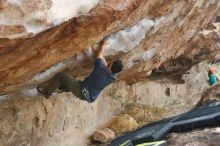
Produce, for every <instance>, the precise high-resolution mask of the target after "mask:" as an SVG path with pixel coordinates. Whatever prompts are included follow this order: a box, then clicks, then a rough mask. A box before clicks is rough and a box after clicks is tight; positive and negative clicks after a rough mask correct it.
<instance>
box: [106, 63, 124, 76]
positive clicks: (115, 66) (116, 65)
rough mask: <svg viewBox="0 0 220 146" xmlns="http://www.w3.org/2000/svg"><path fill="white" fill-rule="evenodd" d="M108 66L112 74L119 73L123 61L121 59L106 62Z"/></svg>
mask: <svg viewBox="0 0 220 146" xmlns="http://www.w3.org/2000/svg"><path fill="white" fill-rule="evenodd" d="M108 68H109V69H110V70H111V72H112V73H113V74H116V73H119V72H120V71H122V69H123V63H122V61H121V60H116V61H113V62H112V63H109V64H108Z"/></svg>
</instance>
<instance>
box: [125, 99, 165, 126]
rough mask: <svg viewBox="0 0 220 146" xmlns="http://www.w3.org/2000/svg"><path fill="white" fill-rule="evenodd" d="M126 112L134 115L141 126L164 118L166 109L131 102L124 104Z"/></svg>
mask: <svg viewBox="0 0 220 146" xmlns="http://www.w3.org/2000/svg"><path fill="white" fill-rule="evenodd" d="M124 113H126V114H128V115H130V116H131V117H133V118H134V119H135V120H136V121H137V122H138V125H139V126H143V125H145V124H147V123H150V122H154V121H157V120H160V119H162V118H164V113H165V109H163V108H158V107H152V106H147V105H140V104H134V103H129V104H126V105H125V106H124Z"/></svg>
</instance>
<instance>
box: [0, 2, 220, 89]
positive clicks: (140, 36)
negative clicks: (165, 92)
mask: <svg viewBox="0 0 220 146" xmlns="http://www.w3.org/2000/svg"><path fill="white" fill-rule="evenodd" d="M91 5H92V4H91ZM219 7H220V2H219V1H217V0H213V1H208V0H197V1H193V0H189V1H185V0H180V1H173V0H169V1H161V0H149V1H145V0H129V1H126V2H124V1H122V0H120V1H107V0H106V1H105V0H102V1H99V5H96V7H94V8H93V9H92V10H91V11H90V12H89V13H88V14H86V15H81V16H79V17H76V18H73V19H70V20H69V21H67V22H64V23H62V24H60V25H58V26H56V27H54V28H51V29H48V30H46V31H44V32H42V33H40V34H37V35H35V36H29V37H28V38H22V39H21V38H17V39H12V40H9V39H7V37H6V38H2V39H0V56H1V58H0V77H1V79H2V81H1V83H0V91H1V92H12V91H15V90H18V89H19V88H20V87H24V86H27V85H33V84H34V81H33V80H31V79H32V77H33V76H34V75H35V74H37V73H39V72H41V71H43V70H45V69H47V68H49V67H50V66H52V65H53V64H55V63H58V62H60V61H63V60H64V59H68V58H70V57H72V56H73V55H74V54H76V53H77V52H79V51H81V50H85V49H87V48H88V47H89V46H90V45H91V44H93V43H94V42H96V41H97V40H100V39H101V38H103V37H104V36H106V35H111V34H112V33H116V32H117V31H119V30H122V29H125V28H126V29H125V31H123V32H120V33H119V34H118V35H117V34H112V35H111V36H112V37H115V38H116V40H115V41H119V43H120V44H118V45H115V44H114V42H115V41H113V39H112V38H111V37H110V42H112V44H110V46H112V47H113V49H112V47H111V48H110V50H111V49H112V51H110V52H115V51H114V50H117V48H116V49H115V47H118V46H122V47H120V48H121V50H119V52H118V51H117V52H116V56H114V57H113V56H112V53H109V55H108V53H106V55H107V56H109V60H111V59H113V58H118V57H120V58H122V59H123V60H124V62H125V64H126V69H125V70H124V73H122V74H121V76H120V77H121V79H123V80H126V81H129V83H133V82H136V81H138V80H142V79H143V78H145V77H146V73H147V72H148V71H150V70H152V69H155V68H158V67H159V66H161V65H162V64H163V63H166V64H169V63H172V62H173V61H176V59H177V58H178V57H180V56H184V57H182V59H183V60H184V59H185V60H189V61H191V62H190V63H195V62H198V61H200V60H203V59H209V58H211V57H212V58H213V56H215V55H216V52H218V42H217V40H218V35H217V34H218V32H219V30H218V29H219V27H218V26H219V24H218V22H216V16H217V15H218V11H219ZM6 8H7V7H6ZM6 8H5V9H6ZM3 10H4V9H3ZM1 14H7V13H1ZM214 22H216V23H214ZM135 24H137V25H135ZM16 25H17V24H16ZM134 25H135V26H136V27H132V26H134ZM214 25H215V26H214ZM138 26H141V27H142V29H140V30H138V29H137V28H138ZM4 27H9V29H14V28H13V27H12V26H10V25H7V26H4ZM11 27H12V28H11ZM18 28H19V29H18V30H16V31H18V32H20V31H23V30H24V29H25V28H24V27H23V25H22V26H18ZM130 31H134V32H133V33H131V32H130ZM136 31H137V32H136ZM140 32H141V33H140ZM126 33H127V34H128V33H131V34H133V35H126ZM114 35H115V36H114ZM111 40H112V41H111ZM128 42H134V43H132V45H130V44H129V43H128ZM128 44H129V45H128ZM110 46H109V47H110ZM125 49H126V50H127V51H125ZM106 51H107V50H106ZM5 64H7V65H5ZM78 65H79V64H78ZM30 66H31V67H30ZM86 68H87V69H88V67H86ZM74 70H76V68H75V69H74ZM76 72H78V74H77V76H79V75H80V74H79V72H80V69H79V70H76ZM125 73H126V74H125ZM131 79H132V80H131ZM36 82H39V81H36ZM36 82H35V83H36Z"/></svg>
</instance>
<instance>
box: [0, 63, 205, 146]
mask: <svg viewBox="0 0 220 146" xmlns="http://www.w3.org/2000/svg"><path fill="white" fill-rule="evenodd" d="M205 68H206V64H204V63H201V64H199V65H198V66H195V67H193V68H192V69H191V70H189V71H187V72H189V73H187V74H185V75H184V76H183V78H184V79H185V83H183V84H179V83H178V84H176V83H175V82H173V83H172V81H171V80H170V79H169V78H167V76H166V75H165V76H164V77H160V78H158V79H156V80H152V81H150V82H146V83H144V82H139V83H136V84H133V85H126V84H125V82H124V81H122V82H118V83H116V84H114V85H111V86H109V87H108V88H107V89H106V90H105V91H104V92H103V93H102V95H101V96H100V97H99V98H98V100H97V101H96V102H95V103H93V104H88V103H86V102H84V101H80V100H78V99H77V98H75V97H74V96H73V95H72V94H71V93H62V94H54V95H53V96H52V97H51V98H50V99H49V100H46V99H44V98H43V97H41V96H37V95H36V93H35V90H33V91H32V90H30V91H28V92H27V91H25V92H22V93H16V94H11V95H6V96H1V100H0V123H1V124H0V133H1V135H0V143H1V144H2V145H3V146H8V145H22V144H24V145H34V146H35V145H36V146H42V145H45V146H79V145H80V146H86V145H87V143H88V142H89V137H90V136H91V135H92V134H93V133H94V132H95V131H96V129H99V127H100V126H101V127H103V126H105V125H106V123H108V122H109V120H110V119H111V118H112V117H113V116H114V115H117V114H118V113H120V112H122V111H127V112H128V114H129V115H131V116H133V117H134V119H135V120H138V122H140V118H141V119H142V118H143V117H142V116H141V113H140V112H138V113H137V114H136V116H134V115H133V114H132V113H134V111H128V110H126V107H125V106H124V105H127V104H133V103H137V104H143V105H151V106H160V107H164V108H165V113H164V115H165V116H166V117H169V116H173V115H177V114H179V113H181V112H184V111H187V110H189V109H191V108H192V107H193V106H194V105H195V104H196V103H197V101H198V100H199V98H200V93H201V92H200V91H201V90H203V88H205V86H206V84H205V83H206V80H207V73H206V72H205V71H204V70H205ZM195 78H196V80H194V79H195ZM189 85H191V86H190V87H191V88H190V90H189V88H188V87H187V86H189ZM195 85H197V86H195ZM194 86H195V87H194ZM193 87H194V88H193ZM167 88H170V95H169V94H167V93H166V92H165V91H166V89H167ZM147 89H149V90H147ZM155 89H157V90H155ZM158 90H160V91H161V92H160V93H158ZM187 90H188V93H187V92H186V91H187ZM143 91H146V92H144V93H143ZM147 91H149V92H147ZM9 96H11V97H9ZM160 99H161V100H160ZM147 113H148V114H147V115H146V116H145V117H144V118H145V119H146V120H144V122H150V121H152V120H153V119H152V117H153V116H152V117H151V115H150V111H147ZM158 114H160V113H158ZM124 122H126V121H124ZM113 126H115V127H116V128H117V125H113ZM118 128H119V130H121V129H122V130H123V128H124V125H122V126H121V127H120V125H119V126H118ZM120 128H121V129H120ZM124 130H127V128H125V129H124Z"/></svg>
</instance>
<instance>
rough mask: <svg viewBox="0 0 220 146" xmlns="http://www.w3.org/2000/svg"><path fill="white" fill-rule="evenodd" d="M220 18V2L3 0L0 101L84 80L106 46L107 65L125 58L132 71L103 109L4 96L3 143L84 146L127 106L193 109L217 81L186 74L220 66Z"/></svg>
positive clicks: (62, 97)
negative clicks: (58, 78) (59, 77)
mask: <svg viewBox="0 0 220 146" xmlns="http://www.w3.org/2000/svg"><path fill="white" fill-rule="evenodd" d="M78 4H79V5H78ZM67 5H68V7H67ZM75 6H76V7H75ZM58 7H59V8H60V9H58ZM219 9H220V2H219V1H218V0H211V1H210V0H178V1H175V0H127V1H124V0H111V1H110V0H99V1H98V0H86V1H85V0H84V1H82V2H81V1H80V2H79V1H77V2H76V0H71V1H68V0H66V1H58V0H41V1H36V0H31V1H26V0H16V1H15V0H1V1H0V17H1V20H0V79H1V82H0V93H11V92H15V91H18V90H21V89H23V88H27V89H29V88H32V87H34V86H36V85H37V84H38V83H40V82H42V81H44V80H46V79H48V78H50V77H51V76H53V75H54V74H55V73H56V72H58V71H60V70H63V69H64V68H66V67H68V69H69V70H68V71H71V73H72V75H73V76H74V77H77V78H79V79H82V78H84V77H85V76H86V75H88V73H89V72H90V70H91V68H92V64H91V63H89V59H88V58H87V57H90V56H91V55H92V54H91V50H90V49H89V46H91V45H92V44H93V43H95V42H99V41H100V40H101V39H102V38H103V37H106V36H107V39H108V41H109V43H110V44H109V45H108V46H107V47H106V48H105V52H104V54H105V56H106V57H107V60H108V61H111V60H113V59H116V58H121V59H122V60H123V61H124V64H125V70H124V71H123V72H122V73H121V74H120V75H119V79H121V80H122V81H121V82H117V83H115V84H114V85H112V86H110V87H109V88H107V89H106V91H105V92H104V93H103V94H102V98H101V97H100V98H99V100H97V101H96V102H95V103H93V104H88V103H85V102H82V101H79V100H78V99H76V98H74V96H72V95H71V94H68V93H63V94H58V95H57V94H55V95H53V97H52V98H51V99H49V100H45V99H43V98H42V97H41V96H36V93H35V92H36V91H35V90H33V91H35V92H33V91H28V92H27V93H26V92H25V94H24V92H23V93H15V94H10V95H5V96H1V100H0V117H1V118H0V123H1V124H0V126H1V127H0V143H1V144H2V145H3V146H8V145H37V146H42V145H43V146H44V145H45V146H56V145H57V146H60V145H63V146H73V145H74V146H79V145H80V146H83V145H87V142H88V137H89V136H90V135H91V134H92V133H93V132H94V131H95V129H96V128H97V127H99V126H100V125H103V124H104V123H106V122H107V121H109V120H110V119H111V118H112V116H113V115H116V114H117V113H119V112H120V111H121V110H123V105H124V104H125V103H138V104H144V105H153V106H160V107H165V108H166V110H167V111H168V112H167V115H166V116H172V115H176V114H179V113H180V112H184V111H186V110H188V109H190V108H191V107H192V106H194V104H195V103H196V102H197V101H198V99H199V97H200V94H201V91H202V90H203V89H205V88H206V86H207V84H206V80H207V74H206V71H205V67H204V66H200V65H199V66H196V67H194V68H192V69H191V70H190V71H189V72H186V71H187V70H188V69H190V68H191V66H192V65H193V64H196V63H198V62H200V61H201V60H210V59H213V58H215V57H219V55H218V53H219V47H220V42H219V35H220V27H219V26H220V24H219V23H220V22H219V20H218V19H219V18H218V17H217V16H218V15H219ZM65 12H66V13H65ZM63 21H65V22H63ZM185 72H186V74H184V76H182V74H183V73H185ZM150 75H151V76H150ZM181 76H182V79H180V78H181ZM147 77H148V78H147ZM180 83H181V84H180ZM158 91H160V92H158ZM8 96H10V97H8ZM33 97H34V98H33ZM174 109H175V110H174ZM174 143H175V142H174Z"/></svg>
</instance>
